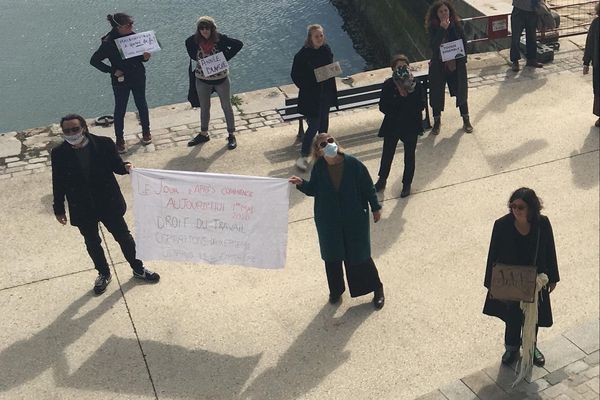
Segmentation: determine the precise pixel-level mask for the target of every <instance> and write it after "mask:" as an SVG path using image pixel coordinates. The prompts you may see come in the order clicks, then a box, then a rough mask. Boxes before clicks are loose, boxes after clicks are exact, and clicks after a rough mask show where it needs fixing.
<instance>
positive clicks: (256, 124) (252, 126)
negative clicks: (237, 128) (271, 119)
mask: <svg viewBox="0 0 600 400" xmlns="http://www.w3.org/2000/svg"><path fill="white" fill-rule="evenodd" d="M263 126H265V125H264V124H263V123H262V122H257V123H255V124H250V125H248V128H249V129H256V128H261V127H263Z"/></svg>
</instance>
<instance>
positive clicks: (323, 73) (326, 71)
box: [315, 61, 342, 82]
mask: <svg viewBox="0 0 600 400" xmlns="http://www.w3.org/2000/svg"><path fill="white" fill-rule="evenodd" d="M340 75H342V67H340V63H339V62H338V61H336V62H334V63H331V64H327V65H323V66H322V67H319V68H315V78H317V82H323V81H326V80H327V79H330V78H333V77H336V76H340Z"/></svg>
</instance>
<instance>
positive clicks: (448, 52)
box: [440, 39, 467, 62]
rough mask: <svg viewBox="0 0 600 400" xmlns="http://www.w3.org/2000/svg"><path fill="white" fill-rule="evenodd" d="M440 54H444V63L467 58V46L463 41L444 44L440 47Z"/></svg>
mask: <svg viewBox="0 0 600 400" xmlns="http://www.w3.org/2000/svg"><path fill="white" fill-rule="evenodd" d="M440 52H441V54H442V61H443V62H446V61H450V60H455V59H457V58H462V57H464V56H465V54H467V53H466V52H465V44H464V43H463V41H462V39H458V40H453V41H452V42H447V43H442V45H441V46H440Z"/></svg>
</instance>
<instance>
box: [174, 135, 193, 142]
mask: <svg viewBox="0 0 600 400" xmlns="http://www.w3.org/2000/svg"><path fill="white" fill-rule="evenodd" d="M191 138H192V135H188V136H176V137H174V138H173V141H175V142H189V140H190V139H191Z"/></svg>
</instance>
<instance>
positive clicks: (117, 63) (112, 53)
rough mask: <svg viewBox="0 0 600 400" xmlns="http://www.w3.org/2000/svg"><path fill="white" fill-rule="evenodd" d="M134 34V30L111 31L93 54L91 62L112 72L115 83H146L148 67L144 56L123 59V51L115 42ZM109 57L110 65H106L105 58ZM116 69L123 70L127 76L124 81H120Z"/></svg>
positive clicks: (113, 82) (103, 69)
mask: <svg viewBox="0 0 600 400" xmlns="http://www.w3.org/2000/svg"><path fill="white" fill-rule="evenodd" d="M133 34H135V33H134V32H132V33H130V34H127V35H119V33H118V32H117V31H110V32H109V33H108V34H106V36H104V37H103V38H102V39H101V40H102V43H101V44H100V47H99V48H98V50H96V52H95V53H94V54H92V58H91V59H90V64H92V65H93V66H94V67H95V68H97V69H98V70H100V71H102V72H105V73H107V74H110V77H111V82H112V84H113V85H125V84H129V85H136V84H144V83H145V79H146V68H145V67H144V64H143V63H144V62H145V61H144V57H143V56H137V57H132V58H128V59H126V60H123V59H122V58H121V53H119V49H118V47H117V44H116V43H115V39H118V38H120V37H123V36H129V35H133ZM107 58H108V61H109V62H110V65H106V64H105V63H104V62H103V60H105V59H107ZM116 70H121V71H123V73H124V77H125V80H124V81H123V82H119V81H118V80H117V77H116V76H115V75H114V74H115V71H116Z"/></svg>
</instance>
